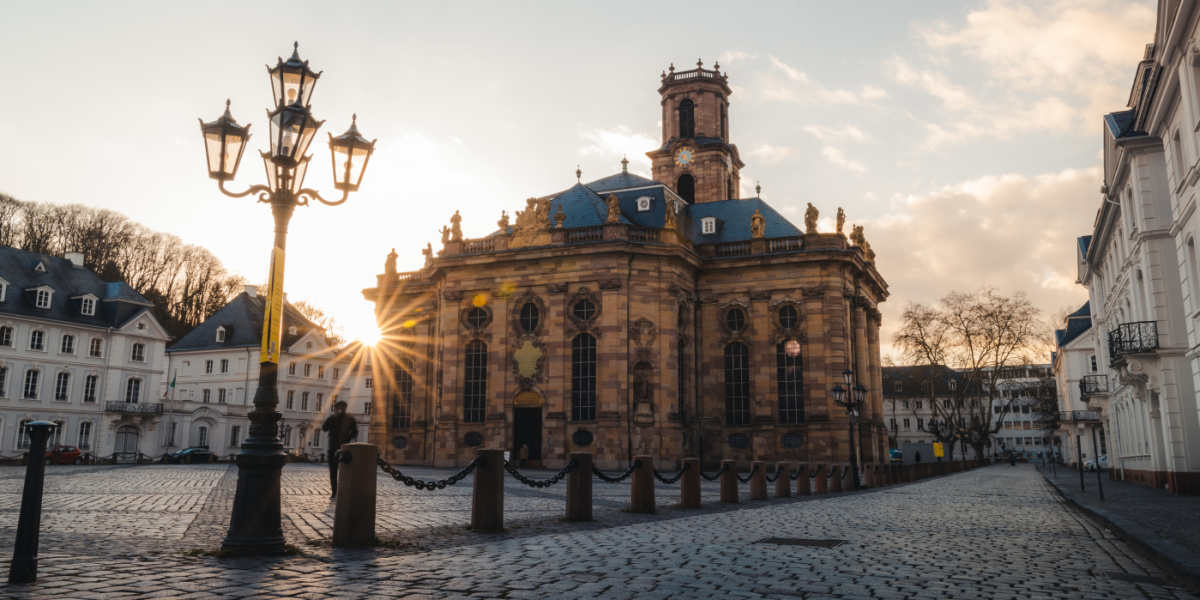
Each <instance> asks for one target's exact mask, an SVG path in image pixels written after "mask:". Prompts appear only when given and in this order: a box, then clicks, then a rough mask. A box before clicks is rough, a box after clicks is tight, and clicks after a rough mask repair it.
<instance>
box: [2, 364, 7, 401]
mask: <svg viewBox="0 0 1200 600" xmlns="http://www.w3.org/2000/svg"><path fill="white" fill-rule="evenodd" d="M6 389H8V367H0V398H4V397H6V396H8V394H6V393H5V390H6Z"/></svg>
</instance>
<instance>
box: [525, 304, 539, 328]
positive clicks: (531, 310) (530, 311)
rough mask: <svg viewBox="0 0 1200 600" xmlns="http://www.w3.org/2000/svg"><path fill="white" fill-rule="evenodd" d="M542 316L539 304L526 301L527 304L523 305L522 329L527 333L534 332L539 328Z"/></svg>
mask: <svg viewBox="0 0 1200 600" xmlns="http://www.w3.org/2000/svg"><path fill="white" fill-rule="evenodd" d="M541 318H542V315H541V313H540V312H539V311H538V307H537V305H536V304H534V303H532V302H526V303H525V306H522V307H521V330H522V331H524V332H525V333H533V332H534V331H535V330H537V327H538V323H539V322H540V321H541Z"/></svg>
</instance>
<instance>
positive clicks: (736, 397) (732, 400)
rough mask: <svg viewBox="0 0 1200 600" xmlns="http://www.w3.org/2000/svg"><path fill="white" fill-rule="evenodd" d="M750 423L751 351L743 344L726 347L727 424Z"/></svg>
mask: <svg viewBox="0 0 1200 600" xmlns="http://www.w3.org/2000/svg"><path fill="white" fill-rule="evenodd" d="M749 423H750V349H749V348H748V347H746V345H745V344H743V343H741V342H733V343H732V344H729V345H728V346H725V424H726V425H748V424H749Z"/></svg>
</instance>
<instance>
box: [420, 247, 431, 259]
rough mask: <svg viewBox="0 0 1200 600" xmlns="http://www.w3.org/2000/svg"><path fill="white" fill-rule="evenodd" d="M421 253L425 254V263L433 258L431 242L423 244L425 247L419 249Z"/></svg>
mask: <svg viewBox="0 0 1200 600" xmlns="http://www.w3.org/2000/svg"><path fill="white" fill-rule="evenodd" d="M421 254H424V255H425V262H426V263H428V262H429V261H430V260H433V244H425V249H424V250H422V251H421Z"/></svg>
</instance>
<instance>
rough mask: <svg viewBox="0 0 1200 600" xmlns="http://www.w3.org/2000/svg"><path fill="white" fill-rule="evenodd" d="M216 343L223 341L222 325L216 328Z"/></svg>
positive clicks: (223, 330)
mask: <svg viewBox="0 0 1200 600" xmlns="http://www.w3.org/2000/svg"><path fill="white" fill-rule="evenodd" d="M217 343H218V344H224V343H225V328H224V327H218V328H217Z"/></svg>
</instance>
